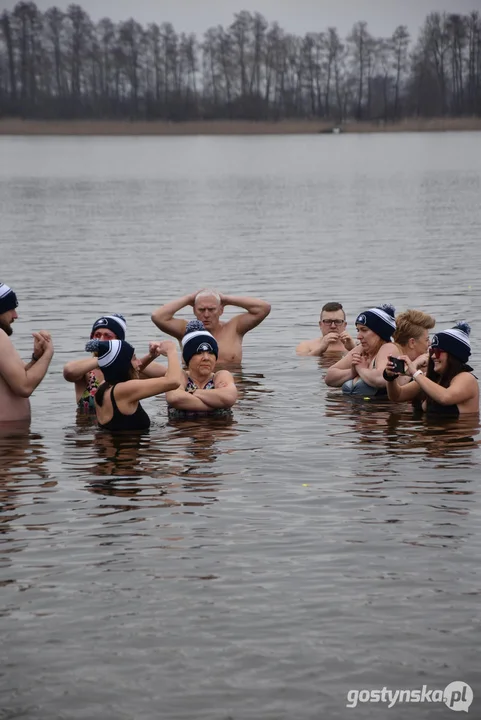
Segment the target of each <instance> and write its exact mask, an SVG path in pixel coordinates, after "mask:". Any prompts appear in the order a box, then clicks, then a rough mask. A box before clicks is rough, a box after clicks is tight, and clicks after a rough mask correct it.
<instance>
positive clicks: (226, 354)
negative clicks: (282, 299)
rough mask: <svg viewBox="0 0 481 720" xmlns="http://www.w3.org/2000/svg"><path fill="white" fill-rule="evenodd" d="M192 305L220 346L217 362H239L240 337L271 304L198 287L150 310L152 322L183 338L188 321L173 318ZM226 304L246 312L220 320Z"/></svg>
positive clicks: (269, 309)
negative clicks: (196, 290) (198, 289)
mask: <svg viewBox="0 0 481 720" xmlns="http://www.w3.org/2000/svg"><path fill="white" fill-rule="evenodd" d="M189 305H191V306H192V307H193V308H194V315H195V317H196V318H197V320H200V321H201V322H202V323H204V327H205V329H206V330H207V331H208V332H210V333H211V334H212V335H213V336H214V337H215V339H216V340H217V343H218V345H219V357H218V362H219V363H220V364H226V363H240V362H241V360H242V340H243V337H244V335H245V334H246V332H249V330H252V329H253V328H255V327H257V325H260V323H261V322H262V321H263V320H264V319H265V318H266V317H267V316H268V315H269V313H270V311H271V306H270V305H269V303H267V302H266V301H265V300H259V299H258V298H253V297H245V296H242V297H240V296H237V295H222V294H221V293H218V292H216V291H215V290H211V289H204V290H200V291H199V292H195V293H192V294H191V295H184V296H183V297H181V298H178V299H177V300H172V301H171V302H169V303H167V304H166V305H162V307H160V308H158V309H157V310H155V311H154V312H153V313H152V322H153V323H154V324H155V325H157V327H158V328H159V330H162V331H163V332H165V333H167V334H168V335H172V336H173V337H175V338H177V340H179V341H180V340H182V338H183V337H184V334H185V329H186V327H187V320H182V319H181V318H176V317H174V315H175V313H176V312H178V311H179V310H182V308H184V307H187V306H189ZM226 305H234V306H235V307H239V308H243V309H244V310H245V311H246V312H243V313H240V314H239V315H234V317H232V318H230V320H227V322H222V321H221V319H220V317H221V315H222V313H223V312H224V308H225V306H226Z"/></svg>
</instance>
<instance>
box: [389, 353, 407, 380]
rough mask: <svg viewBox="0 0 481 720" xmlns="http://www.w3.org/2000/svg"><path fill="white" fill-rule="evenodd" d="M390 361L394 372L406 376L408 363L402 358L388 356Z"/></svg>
mask: <svg viewBox="0 0 481 720" xmlns="http://www.w3.org/2000/svg"><path fill="white" fill-rule="evenodd" d="M388 360H389V362H390V363H391V365H392V366H393V368H392V369H393V372H397V373H399V374H400V375H404V374H405V372H406V363H405V362H404V360H401V358H397V357H394V356H393V355H388Z"/></svg>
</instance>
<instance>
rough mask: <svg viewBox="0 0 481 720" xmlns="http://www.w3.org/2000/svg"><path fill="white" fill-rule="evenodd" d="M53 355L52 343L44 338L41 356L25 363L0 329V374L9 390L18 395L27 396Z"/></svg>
mask: <svg viewBox="0 0 481 720" xmlns="http://www.w3.org/2000/svg"><path fill="white" fill-rule="evenodd" d="M52 357H53V343H52V340H51V338H50V336H49V337H48V339H46V340H45V342H44V348H43V353H42V355H41V357H40V358H39V359H38V360H37V361H35V362H33V363H29V364H28V365H25V364H24V363H23V362H22V360H21V359H20V357H19V355H18V353H17V351H16V350H15V348H14V347H13V345H12V343H11V342H10V341H9V340H8V338H7V336H6V334H5V333H4V332H3V330H0V375H1V376H2V378H3V380H4V381H5V382H6V384H7V385H8V386H9V388H10V389H11V391H12V392H13V393H14V394H15V395H18V396H19V397H24V398H28V397H30V395H31V394H32V393H33V391H34V390H35V388H36V387H37V386H38V385H39V384H40V383H41V382H42V380H43V378H44V377H45V375H46V374H47V370H48V366H49V365H50V361H51V360H52Z"/></svg>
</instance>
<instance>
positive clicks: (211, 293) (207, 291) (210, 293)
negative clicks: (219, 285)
mask: <svg viewBox="0 0 481 720" xmlns="http://www.w3.org/2000/svg"><path fill="white" fill-rule="evenodd" d="M208 297H213V298H215V300H216V302H217V304H218V305H220V304H221V299H220V295H219V293H218V292H217V291H216V290H212V289H211V288H204V289H203V290H200V292H198V293H197V295H196V296H195V298H194V307H195V306H196V305H197V301H198V300H200V299H201V298H208Z"/></svg>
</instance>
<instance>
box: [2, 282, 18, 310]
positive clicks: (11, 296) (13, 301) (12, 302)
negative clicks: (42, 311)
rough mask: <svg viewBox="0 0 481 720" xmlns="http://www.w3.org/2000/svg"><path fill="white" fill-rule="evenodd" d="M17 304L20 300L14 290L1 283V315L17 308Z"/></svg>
mask: <svg viewBox="0 0 481 720" xmlns="http://www.w3.org/2000/svg"><path fill="white" fill-rule="evenodd" d="M17 306H18V300H17V296H16V295H15V293H14V292H13V290H12V289H11V288H9V287H8V285H5V283H0V315H2V314H3V313H6V312H8V311H9V310H15V308H16V307H17Z"/></svg>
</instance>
